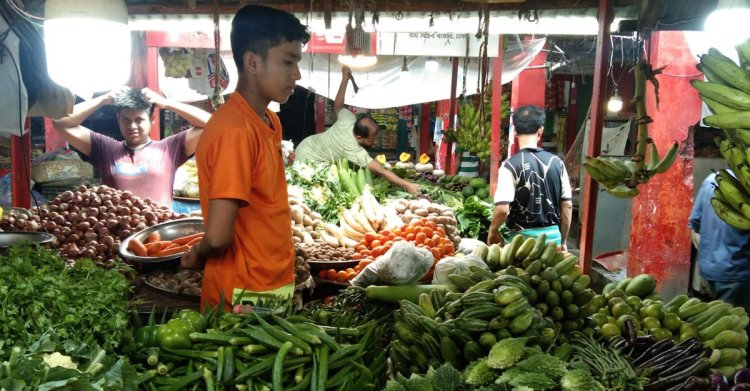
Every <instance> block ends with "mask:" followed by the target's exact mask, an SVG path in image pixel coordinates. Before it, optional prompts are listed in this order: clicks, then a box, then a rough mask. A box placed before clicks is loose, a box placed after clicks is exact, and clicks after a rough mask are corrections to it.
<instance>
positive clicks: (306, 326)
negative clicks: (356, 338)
mask: <svg viewBox="0 0 750 391" xmlns="http://www.w3.org/2000/svg"><path fill="white" fill-rule="evenodd" d="M297 327H299V328H301V329H303V330H305V331H307V332H309V333H312V334H313V335H315V336H317V337H318V338H320V341H321V342H323V343H324V344H326V345H328V347H330V348H331V349H333V350H338V349H339V348H340V346H339V343H338V342H336V339H334V338H333V337H331V336H330V335H328V333H326V332H325V330H323V329H322V328H320V326H316V325H314V324H311V323H299V324H297Z"/></svg>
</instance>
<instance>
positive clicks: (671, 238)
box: [628, 31, 702, 299]
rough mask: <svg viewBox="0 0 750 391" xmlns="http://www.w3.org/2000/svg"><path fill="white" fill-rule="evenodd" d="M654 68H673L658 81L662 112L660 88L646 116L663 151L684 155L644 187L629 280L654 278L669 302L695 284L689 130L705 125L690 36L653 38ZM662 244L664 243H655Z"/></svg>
mask: <svg viewBox="0 0 750 391" xmlns="http://www.w3.org/2000/svg"><path fill="white" fill-rule="evenodd" d="M649 46H650V50H649V52H650V53H651V58H650V63H651V66H652V67H653V68H654V69H656V68H660V67H663V66H667V68H666V70H667V72H668V73H669V75H666V74H663V75H658V76H657V79H658V80H659V99H660V102H661V103H660V108H657V107H656V100H655V95H654V88H653V85H651V83H649V84H648V88H647V89H646V110H647V111H648V114H649V116H650V117H651V118H652V119H653V121H654V122H652V123H651V124H649V135H650V136H651V138H652V139H653V140H654V142H655V143H656V146H657V147H658V148H659V150H660V151H666V150H667V148H669V146H670V145H671V144H672V143H674V142H675V141H677V142H679V143H680V154H679V157H678V159H677V160H676V161H675V163H674V165H672V167H671V168H670V169H669V170H667V172H665V173H663V174H659V175H656V176H654V177H653V178H651V180H650V181H649V182H648V183H647V184H645V185H641V186H640V190H641V193H640V195H639V196H638V197H635V198H634V199H633V207H632V218H631V221H630V246H629V249H628V275H629V276H632V275H636V274H640V273H648V274H651V275H653V276H654V277H655V278H656V280H657V281H659V285H660V287H659V288H658V289H659V292H660V294H661V296H662V297H664V298H665V299H668V298H670V297H672V296H674V295H677V294H681V293H686V292H687V288H688V280H689V278H690V247H691V244H690V230H689V229H688V227H687V221H688V218H689V216H690V210H691V208H692V206H693V197H692V195H693V187H694V184H693V159H692V156H693V145H692V138H691V137H689V129H690V127H691V126H693V125H694V124H695V123H697V122H698V120H699V119H700V114H701V100H700V97H699V96H698V93H697V92H696V91H695V90H694V89H692V88H691V87H690V80H691V79H694V78H701V79H702V76H697V75H700V71H698V70H697V69H696V61H695V56H694V55H693V54H692V53H691V52H690V49H689V47H688V44H687V42H686V39H685V35H684V33H682V32H678V31H662V32H656V33H653V34H652V35H651V41H650V45H649ZM655 238H658V239H655Z"/></svg>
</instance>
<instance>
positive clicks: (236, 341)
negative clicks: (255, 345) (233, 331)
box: [229, 337, 253, 346]
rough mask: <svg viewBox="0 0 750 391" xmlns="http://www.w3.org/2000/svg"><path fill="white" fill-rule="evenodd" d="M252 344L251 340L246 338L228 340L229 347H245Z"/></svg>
mask: <svg viewBox="0 0 750 391" xmlns="http://www.w3.org/2000/svg"><path fill="white" fill-rule="evenodd" d="M252 342H253V340H251V339H250V338H248V337H232V338H229V344H230V345H234V346H239V345H247V344H250V343H252Z"/></svg>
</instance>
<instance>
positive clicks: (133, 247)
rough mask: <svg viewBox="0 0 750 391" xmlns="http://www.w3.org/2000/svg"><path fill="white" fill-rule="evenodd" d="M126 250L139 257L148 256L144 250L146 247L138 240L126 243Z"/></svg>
mask: <svg viewBox="0 0 750 391" xmlns="http://www.w3.org/2000/svg"><path fill="white" fill-rule="evenodd" d="M128 250H130V251H132V252H133V254H135V255H137V256H139V257H146V256H148V250H147V249H146V246H145V245H144V244H143V243H141V242H140V241H138V240H131V241H130V242H128Z"/></svg>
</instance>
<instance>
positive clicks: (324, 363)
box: [314, 345, 328, 390]
mask: <svg viewBox="0 0 750 391" xmlns="http://www.w3.org/2000/svg"><path fill="white" fill-rule="evenodd" d="M315 353H316V356H317V358H318V368H317V376H316V379H317V383H316V384H315V385H314V389H317V390H325V387H326V380H328V346H325V345H323V346H321V347H319V348H318V349H316V351H315Z"/></svg>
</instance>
